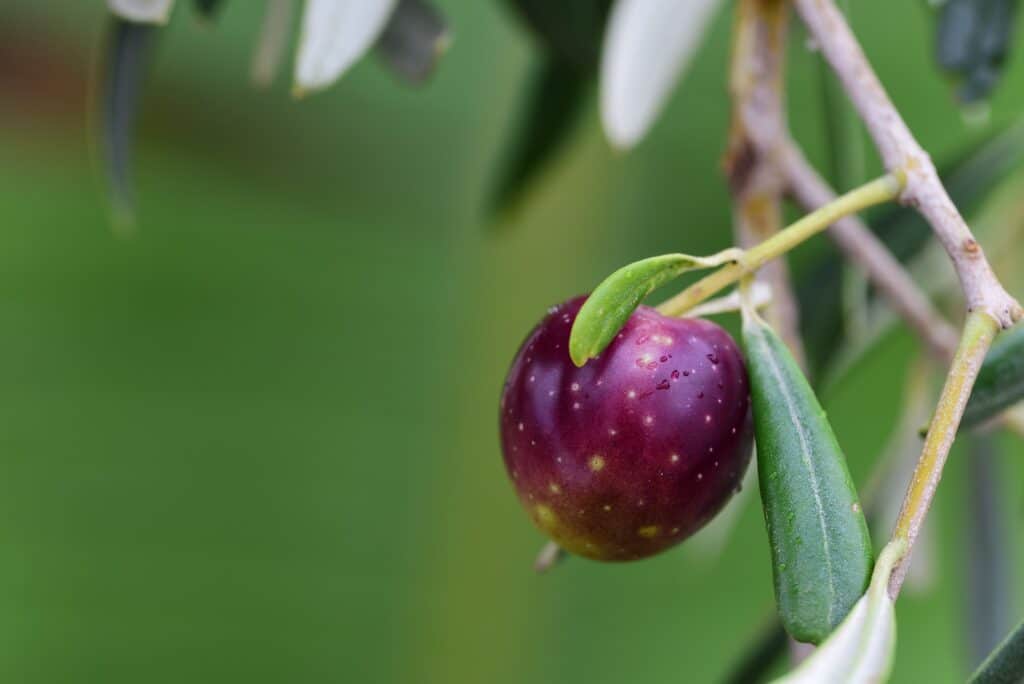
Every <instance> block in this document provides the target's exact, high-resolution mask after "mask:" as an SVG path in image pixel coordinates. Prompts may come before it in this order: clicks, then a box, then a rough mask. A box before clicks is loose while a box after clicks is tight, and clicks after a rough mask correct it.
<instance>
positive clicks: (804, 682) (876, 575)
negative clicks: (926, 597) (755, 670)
mask: <svg viewBox="0 0 1024 684" xmlns="http://www.w3.org/2000/svg"><path fill="white" fill-rule="evenodd" d="M905 549H906V544H905V542H902V541H898V542H889V544H888V545H887V546H886V547H885V548H884V549H882V553H881V554H880V555H879V557H878V562H877V563H876V564H875V569H874V572H873V573H872V575H871V586H870V588H869V589H868V591H867V592H866V593H865V594H864V595H863V596H862V597H861V598H860V599H858V601H857V603H856V605H855V606H854V607H853V610H851V611H850V614H849V615H848V616H847V617H846V619H845V620H843V623H842V624H841V625H839V627H838V629H836V630H835V632H834V633H832V635H831V636H829V638H828V639H827V640H826V641H825V642H824V643H823V644H822V645H821V646H820V647H819V648H818V650H817V651H815V652H814V654H813V655H811V657H810V658H808V659H807V660H805V661H804V662H803V663H802V664H801V665H800V666H799V667H798V668H797V669H796V670H794V671H793V672H791V673H790V674H788V675H787V676H785V677H782V678H781V679H778V680H776V684H821V682H844V683H845V684H877V682H884V681H885V680H886V679H887V678H888V676H889V671H890V670H891V669H892V655H893V651H894V650H895V647H896V611H895V606H894V604H893V601H892V599H891V598H889V577H890V576H891V575H892V570H893V568H894V567H895V565H896V563H897V562H899V560H900V558H902V556H903V554H904V551H905Z"/></svg>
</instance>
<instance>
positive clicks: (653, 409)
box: [501, 297, 752, 560]
mask: <svg viewBox="0 0 1024 684" xmlns="http://www.w3.org/2000/svg"><path fill="white" fill-rule="evenodd" d="M584 299H585V298H584V297H579V298H576V299H573V300H570V301H568V302H566V303H564V304H562V305H560V306H558V307H555V308H553V309H551V310H550V311H549V312H548V315H547V316H546V317H545V318H544V320H543V321H541V323H540V324H539V325H538V326H537V327H536V328H535V329H534V330H533V332H532V333H530V336H529V337H528V338H527V339H526V341H525V342H524V343H523V346H522V347H521V348H520V350H519V352H518V354H517V355H516V358H515V360H514V361H513V363H512V368H511V369H510V370H509V374H508V377H507V378H506V382H505V389H504V391H503V393H502V398H501V440H502V449H503V452H504V457H505V467H506V469H507V470H508V474H509V477H510V478H511V479H512V482H513V484H514V486H515V489H516V493H517V494H518V496H519V499H520V501H521V502H522V504H523V506H525V507H526V510H527V512H528V513H529V514H530V517H531V518H532V519H533V521H534V523H535V524H536V525H537V526H538V527H539V528H540V529H541V530H542V531H544V532H545V533H546V534H547V535H548V536H550V537H551V538H552V539H553V540H555V541H556V542H557V543H558V544H559V545H560V546H562V548H564V549H566V550H567V551H569V552H570V553H573V554H576V555H580V556H586V557H588V558H594V559H598V560H632V559H636V558H643V557H645V556H650V555H653V554H655V553H658V552H659V551H662V550H664V549H666V548H668V547H670V546H673V545H674V544H677V543H679V542H680V541H682V540H683V539H685V538H686V537H688V536H690V535H691V534H693V533H694V532H695V531H697V530H698V529H699V528H700V527H702V526H703V525H704V524H705V523H706V522H707V521H708V520H710V519H711V518H712V517H713V516H714V515H715V513H717V512H718V511H719V510H720V509H721V508H722V506H724V505H725V503H726V502H727V501H728V500H729V498H730V497H731V496H732V494H733V492H735V491H736V490H737V489H738V488H739V486H740V481H741V479H742V477H743V473H744V472H745V471H746V468H747V465H748V463H749V461H750V452H751V441H752V437H751V435H752V430H751V421H750V396H749V387H748V383H747V372H746V368H745V366H744V363H743V359H742V357H741V355H740V352H739V349H738V348H737V346H736V344H735V343H734V342H733V340H732V338H731V337H730V336H729V334H728V333H726V332H725V331H724V330H722V329H721V328H720V327H718V326H717V325H715V324H714V323H711V322H709V321H705V320H700V319H676V318H666V317H664V316H662V315H660V314H659V313H657V312H656V311H655V310H653V309H650V308H647V307H640V308H639V309H637V311H636V312H635V313H634V314H633V316H632V317H631V318H630V319H629V321H628V323H627V324H626V325H625V327H624V328H623V329H622V331H621V332H620V333H619V335H618V336H617V337H616V339H615V340H614V341H613V342H612V344H611V345H610V346H609V347H608V348H607V349H605V351H604V352H603V353H602V354H601V355H600V356H599V357H598V358H596V359H593V360H591V361H590V362H589V363H587V364H586V365H585V366H583V367H582V368H577V367H576V366H575V365H573V363H572V361H571V360H570V359H569V353H568V349H567V346H568V341H569V331H570V330H571V328H572V322H573V320H574V319H575V316H576V313H577V312H578V311H579V308H580V306H581V305H582V304H583V301H584Z"/></svg>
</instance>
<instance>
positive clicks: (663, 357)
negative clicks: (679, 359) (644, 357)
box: [658, 356, 668, 363]
mask: <svg viewBox="0 0 1024 684" xmlns="http://www.w3.org/2000/svg"><path fill="white" fill-rule="evenodd" d="M658 360H659V361H661V362H662V363H665V362H666V361H668V357H667V356H662V357H661V358H660V359H658Z"/></svg>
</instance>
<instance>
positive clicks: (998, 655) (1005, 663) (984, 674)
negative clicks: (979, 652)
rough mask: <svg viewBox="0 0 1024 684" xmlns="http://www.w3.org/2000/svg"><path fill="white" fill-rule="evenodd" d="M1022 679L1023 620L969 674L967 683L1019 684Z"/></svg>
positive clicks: (1023, 662) (1023, 670) (1023, 677)
mask: <svg viewBox="0 0 1024 684" xmlns="http://www.w3.org/2000/svg"><path fill="white" fill-rule="evenodd" d="M1022 681H1024V622H1021V623H1020V624H1019V625H1017V627H1016V628H1015V629H1014V630H1013V631H1012V632H1010V635H1009V636H1007V637H1006V639H1005V640H1004V641H1003V643H1001V644H999V646H998V647H997V648H996V650H994V651H992V653H991V654H990V655H989V657H988V658H986V659H985V662H983V663H982V664H981V667H979V668H978V669H977V670H975V672H974V674H973V675H971V678H970V680H968V684H1020V682H1022Z"/></svg>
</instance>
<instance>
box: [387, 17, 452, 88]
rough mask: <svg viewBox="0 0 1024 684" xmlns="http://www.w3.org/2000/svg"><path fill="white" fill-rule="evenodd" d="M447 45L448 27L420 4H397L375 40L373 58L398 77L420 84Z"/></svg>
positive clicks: (435, 64)
mask: <svg viewBox="0 0 1024 684" xmlns="http://www.w3.org/2000/svg"><path fill="white" fill-rule="evenodd" d="M449 45H451V32H450V31H449V30H448V24H447V23H445V20H444V17H443V16H441V13H440V12H439V11H438V10H437V8H436V7H434V6H433V5H431V4H430V3H428V2H424V1H423V0H400V1H399V3H398V7H396V8H395V12H394V14H392V15H391V18H390V19H389V20H388V24H387V26H385V27H384V32H383V33H382V34H381V35H380V38H378V39H377V54H379V55H380V56H381V58H382V59H383V60H384V63H385V64H387V65H388V66H389V67H390V68H391V70H392V71H394V72H395V73H396V74H397V75H398V76H400V77H402V78H404V79H405V80H406V81H409V82H410V83H422V82H423V81H425V80H426V79H427V77H429V76H430V74H432V73H433V71H434V67H435V66H437V63H438V61H439V60H440V59H441V57H442V56H443V55H444V53H445V52H446V51H447V50H448V46H449Z"/></svg>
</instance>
